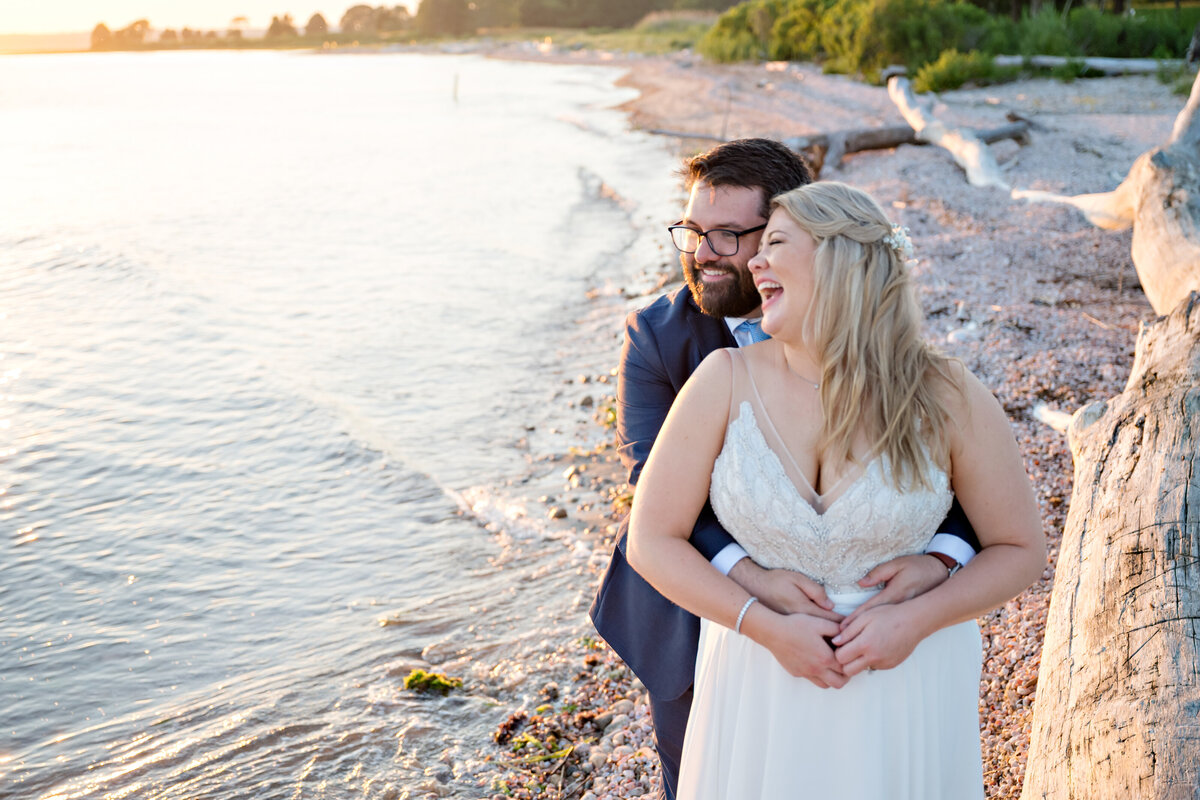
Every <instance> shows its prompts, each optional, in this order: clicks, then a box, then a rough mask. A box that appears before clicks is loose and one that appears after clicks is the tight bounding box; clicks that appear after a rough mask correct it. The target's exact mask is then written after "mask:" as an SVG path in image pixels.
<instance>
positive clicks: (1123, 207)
mask: <svg viewBox="0 0 1200 800" xmlns="http://www.w3.org/2000/svg"><path fill="white" fill-rule="evenodd" d="M1013 197H1014V198H1015V199H1024V200H1029V201H1032V202H1053V203H1065V204H1067V205H1071V206H1074V207H1075V208H1078V209H1079V210H1080V211H1082V212H1083V214H1084V216H1085V217H1087V219H1088V221H1089V222H1091V223H1092V224H1093V225H1096V226H1097V227H1100V228H1105V229H1108V230H1120V229H1122V228H1128V227H1129V226H1130V225H1132V226H1133V247H1132V254H1133V266H1134V267H1135V268H1136V269H1137V274H1138V279H1139V280H1140V281H1141V284H1142V289H1143V290H1144V291H1145V292H1146V298H1147V299H1148V300H1149V301H1150V305H1152V306H1153V307H1154V310H1155V311H1156V312H1157V313H1158V314H1166V313H1167V312H1169V311H1170V310H1171V309H1173V308H1175V307H1176V306H1177V305H1179V303H1180V302H1181V301H1182V300H1183V299H1184V298H1185V297H1187V296H1188V293H1189V292H1192V291H1195V290H1200V75H1197V77H1196V80H1195V82H1194V83H1193V84H1192V93H1191V96H1190V97H1189V98H1188V101H1187V104H1186V105H1185V106H1184V108H1183V110H1182V111H1181V112H1179V116H1178V117H1177V118H1176V119H1175V128H1174V130H1173V131H1172V132H1171V138H1170V139H1168V140H1167V143H1166V144H1164V145H1163V146H1162V147H1157V148H1155V149H1153V150H1150V151H1148V152H1145V153H1143V154H1142V155H1141V156H1139V157H1138V159H1137V160H1136V161H1134V162H1133V167H1131V168H1130V170H1129V174H1128V175H1127V176H1126V177H1125V180H1123V181H1122V182H1121V185H1120V186H1118V187H1117V188H1116V189H1114V190H1113V191H1111V192H1106V193H1102V194H1085V195H1077V196H1075V197H1064V196H1062V195H1055V194H1050V193H1048V192H1032V191H1022V190H1017V191H1014V192H1013Z"/></svg>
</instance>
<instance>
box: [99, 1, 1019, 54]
mask: <svg viewBox="0 0 1200 800" xmlns="http://www.w3.org/2000/svg"><path fill="white" fill-rule="evenodd" d="M991 1H992V2H1001V1H1003V2H1017V0H991ZM736 4H737V3H736V0H474V1H473V2H471V1H470V0H421V3H420V5H419V6H418V7H417V13H416V14H415V15H413V14H410V13H409V11H408V9H407V8H406V7H405V6H401V5H397V6H392V7H388V6H370V5H366V4H362V5H355V6H351V7H350V8H348V9H346V12H345V13H344V14H342V16H341V19H340V20H339V23H338V32H337V33H336V34H335V33H334V32H333V31H331V30H330V26H329V23H328V22H327V21H326V19H325V17H324V16H322V15H321V14H320V13H317V14H313V15H312V17H310V18H309V20H308V23H307V24H305V25H304V26H303V28H301V27H299V26H297V25H296V23H295V21H294V20H293V19H292V15H291V14H282V15H280V16H274V17H272V18H271V24H270V26H268V28H267V30H266V32H265V34H264V39H265V40H266V41H269V42H273V43H284V44H285V45H286V42H288V41H290V40H297V41H302V40H314V41H327V40H328V41H346V40H348V39H349V40H354V41H358V40H364V41H372V40H377V39H391V38H395V37H397V36H404V35H409V34H420V35H425V36H441V35H450V36H462V35H466V34H470V33H474V32H475V31H476V30H478V29H480V28H502V27H511V26H517V25H523V26H531V27H555V28H597V27H598V28H624V27H628V26H630V25H633V24H635V23H637V22H638V20H640V19H642V18H643V17H645V16H646V15H647V14H650V13H653V12H655V11H669V10H702V11H724V10H726V9H728V8H731V7H732V6H734V5H736ZM233 22H234V24H233V25H231V26H230V27H229V29H228V30H226V31H224V32H223V33H218V32H217V31H211V30H210V31H197V30H191V29H189V28H183V29H182V30H180V31H176V30H174V29H172V28H168V29H166V30H163V31H161V32H160V33H159V34H158V39H157V40H156V41H154V42H151V41H149V40H148V37H149V35H150V32H151V28H150V23H149V21H147V20H144V19H140V20H138V21H137V22H134V23H132V24H130V25H127V26H125V27H124V28H121V29H120V30H116V31H113V30H110V29H109V28H108V26H107V25H105V24H104V23H100V24H99V25H97V26H96V27H95V28H94V29H93V30H92V42H91V44H92V49H93V50H135V49H142V48H146V47H155V46H158V47H163V46H167V47H173V46H180V47H214V46H243V45H244V44H246V42H245V41H244V37H243V32H242V26H243V25H244V24H245V18H244V17H237V18H235V19H234V21H233ZM347 37H348V38H347Z"/></svg>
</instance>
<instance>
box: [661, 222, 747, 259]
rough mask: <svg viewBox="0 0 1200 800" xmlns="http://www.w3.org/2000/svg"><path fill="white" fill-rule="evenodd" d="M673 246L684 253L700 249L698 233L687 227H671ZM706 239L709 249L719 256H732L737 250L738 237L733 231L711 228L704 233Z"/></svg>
mask: <svg viewBox="0 0 1200 800" xmlns="http://www.w3.org/2000/svg"><path fill="white" fill-rule="evenodd" d="M671 236H672V237H673V239H674V241H675V247H677V248H679V249H680V250H682V251H683V252H685V253H694V252H696V251H697V250H699V249H700V233H699V232H698V231H694V230H692V229H691V228H687V227H677V228H672V229H671ZM704 238H706V239H707V240H708V246H709V249H711V250H712V251H713V252H714V253H716V254H717V255H719V256H732V255H735V254H736V253H737V251H738V237H737V234H736V233H734V232H733V231H726V230H720V229H718V230H713V231H709V232H708V233H706V234H704Z"/></svg>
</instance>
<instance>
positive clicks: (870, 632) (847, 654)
mask: <svg viewBox="0 0 1200 800" xmlns="http://www.w3.org/2000/svg"><path fill="white" fill-rule="evenodd" d="M922 623H923V620H921V619H919V618H918V617H916V616H915V615H914V614H913V613H912V612H911V610H910V609H909V608H906V607H905V604H900V605H882V606H876V607H874V608H871V609H868V610H867V611H864V612H863V613H862V614H856V615H855V616H854V619H852V620H851V619H849V618H847V619H846V621H845V622H843V623H842V630H841V632H840V633H838V634H837V635H836V636H834V637H833V643H834V645H836V646H837V650H835V651H834V656H835V658H836V659H837V662H838V665H839V668H840V669H841V671H842V673H843V674H844V675H845V676H846V677H847V678H850V677H852V676H854V675H857V674H858V673H860V672H862V671H863V670H865V669H891V668H892V667H895V666H897V665H898V664H900V662H902V661H904V659H906V658H908V657H909V656H910V655H912V651H913V650H915V649H916V647H917V645H918V644H919V643H920V642H921V640H922V639H924V638H925V637H926V636H928V635H929V634H931V633H933V631H932V630H929V629H927V627H926V626H925V625H924V624H922Z"/></svg>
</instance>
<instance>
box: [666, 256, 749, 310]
mask: <svg viewBox="0 0 1200 800" xmlns="http://www.w3.org/2000/svg"><path fill="white" fill-rule="evenodd" d="M680 260H681V261H682V262H683V277H684V280H686V281H687V285H688V289H690V290H691V292H692V299H693V300H695V301H696V305H698V306H700V310H701V311H703V312H704V313H705V314H708V315H709V316H711V317H745V316H747V315H748V314H750V312H752V311H754V310H755V309H757V308H758V307H759V306H760V305H762V297H760V296H759V294H758V289H757V288H756V287H755V286H754V277H753V276H752V275H751V274H750V270H749V269H748V268H746V267H738V266H736V265H735V264H733V263H731V262H729V261H727V260H721V261H718V262H716V263H714V264H705V265H704V267H703V268H704V269H709V270H721V271H722V272H728V273H732V274H733V276H734V279H733V280H722V281H719V282H718V283H716V284H707V283H705V282H704V279H703V276H701V274H700V269H701V267H700V266H699V265H698V264H697V263H696V260H695V259H694V258H690V257H687V256H685V257H683V258H682V259H680Z"/></svg>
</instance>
